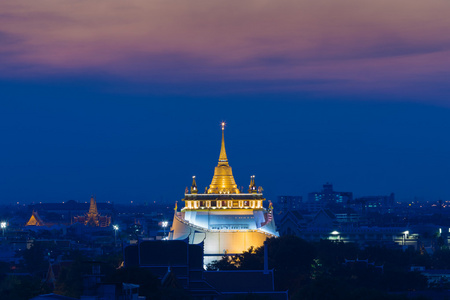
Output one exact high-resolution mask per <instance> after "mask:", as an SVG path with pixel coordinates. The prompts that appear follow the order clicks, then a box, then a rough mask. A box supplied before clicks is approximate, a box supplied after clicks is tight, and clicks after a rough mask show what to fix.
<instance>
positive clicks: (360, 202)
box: [355, 193, 395, 213]
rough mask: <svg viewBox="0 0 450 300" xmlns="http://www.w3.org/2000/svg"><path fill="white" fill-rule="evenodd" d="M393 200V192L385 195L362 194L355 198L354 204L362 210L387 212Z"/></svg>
mask: <svg viewBox="0 0 450 300" xmlns="http://www.w3.org/2000/svg"><path fill="white" fill-rule="evenodd" d="M394 202H395V194H394V193H391V194H390V195H386V196H364V197H359V198H356V199H355V206H356V207H357V208H358V207H359V208H360V209H361V210H362V211H367V212H370V211H374V212H375V211H376V212H380V213H381V212H387V210H388V209H390V208H392V206H393V205H394Z"/></svg>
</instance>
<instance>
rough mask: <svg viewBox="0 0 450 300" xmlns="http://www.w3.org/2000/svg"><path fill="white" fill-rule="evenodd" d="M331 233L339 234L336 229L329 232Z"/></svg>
mask: <svg viewBox="0 0 450 300" xmlns="http://www.w3.org/2000/svg"><path fill="white" fill-rule="evenodd" d="M331 234H335V235H336V234H339V232H337V231H336V230H335V231H333V232H331Z"/></svg>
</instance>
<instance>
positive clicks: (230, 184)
mask: <svg viewBox="0 0 450 300" xmlns="http://www.w3.org/2000/svg"><path fill="white" fill-rule="evenodd" d="M224 131H225V123H224V122H222V146H221V148H220V155H219V163H218V164H217V166H216V168H215V169H214V176H213V179H212V181H211V184H210V186H209V189H208V194H239V189H238V188H237V185H236V182H235V181H234V177H233V172H232V170H231V167H230V165H229V164H228V158H227V153H226V151H225V134H224Z"/></svg>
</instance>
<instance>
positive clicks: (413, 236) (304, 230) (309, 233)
mask: <svg viewBox="0 0 450 300" xmlns="http://www.w3.org/2000/svg"><path fill="white" fill-rule="evenodd" d="M346 218H350V219H352V218H357V217H356V216H353V215H352V214H350V215H349V216H345V215H341V216H339V215H336V214H334V213H333V212H331V211H330V210H329V209H321V210H320V211H318V212H317V213H316V214H313V215H304V216H303V215H301V214H300V213H299V212H298V211H295V212H289V213H288V214H286V215H284V216H283V218H282V219H281V221H280V222H279V223H278V226H279V230H280V233H281V234H282V235H286V234H294V235H296V236H298V237H300V238H302V239H304V240H307V241H319V240H321V239H324V240H333V241H340V242H352V243H356V244H358V245H360V246H362V247H364V246H368V245H378V246H404V247H409V246H411V247H414V248H416V249H417V247H418V242H419V240H418V238H419V234H417V233H411V232H410V230H411V228H410V227H403V226H402V227H400V226H399V227H396V226H386V227H379V226H371V227H369V226H359V225H358V223H357V222H355V223H353V222H348V220H347V219H346Z"/></svg>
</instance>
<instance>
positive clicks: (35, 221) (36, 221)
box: [25, 210, 45, 226]
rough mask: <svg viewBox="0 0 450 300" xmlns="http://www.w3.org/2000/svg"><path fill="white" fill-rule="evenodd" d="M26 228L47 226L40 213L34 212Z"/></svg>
mask: <svg viewBox="0 0 450 300" xmlns="http://www.w3.org/2000/svg"><path fill="white" fill-rule="evenodd" d="M25 226H45V223H44V221H42V219H41V217H39V215H38V212H37V211H34V210H33V212H32V213H31V217H30V219H29V220H28V222H27V224H25Z"/></svg>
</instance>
